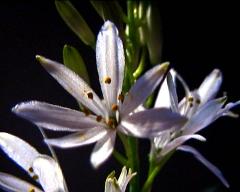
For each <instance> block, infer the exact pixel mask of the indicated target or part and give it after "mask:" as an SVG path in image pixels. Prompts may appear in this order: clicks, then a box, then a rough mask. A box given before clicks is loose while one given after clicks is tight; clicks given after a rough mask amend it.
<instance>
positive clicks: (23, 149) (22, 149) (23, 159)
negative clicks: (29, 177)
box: [0, 132, 39, 174]
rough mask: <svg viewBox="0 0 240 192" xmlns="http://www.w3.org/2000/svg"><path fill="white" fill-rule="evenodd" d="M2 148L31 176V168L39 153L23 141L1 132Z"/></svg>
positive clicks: (0, 144) (0, 142)
mask: <svg viewBox="0 0 240 192" xmlns="http://www.w3.org/2000/svg"><path fill="white" fill-rule="evenodd" d="M0 148H1V149H2V150H3V151H4V152H5V153H6V154H7V155H8V156H9V157H10V158H11V159H12V160H14V161H15V162H16V163H17V164H18V165H20V166H21V167H22V168H23V169H24V170H25V171H27V172H28V173H29V174H30V172H29V168H31V167H32V163H33V161H34V159H36V157H37V156H39V153H38V152H37V150H36V149H34V148H33V147H32V146H31V145H29V144H28V143H27V142H25V141H23V140H22V139H20V138H18V137H16V136H14V135H11V134H8V133H4V132H0Z"/></svg>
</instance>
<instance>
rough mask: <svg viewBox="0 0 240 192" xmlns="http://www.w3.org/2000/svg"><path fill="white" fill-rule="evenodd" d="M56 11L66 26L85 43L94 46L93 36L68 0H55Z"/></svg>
mask: <svg viewBox="0 0 240 192" xmlns="http://www.w3.org/2000/svg"><path fill="white" fill-rule="evenodd" d="M55 5H56V8H57V10H58V13H59V14H60V15H61V17H62V19H63V20H64V21H65V23H66V24H67V25H68V27H69V28H70V29H71V30H72V31H73V32H74V33H75V34H76V35H77V36H78V37H79V38H80V39H81V40H82V41H83V42H84V43H85V44H87V45H89V46H91V47H92V48H94V47H95V36H94V34H93V32H92V31H91V29H90V28H89V26H88V24H87V23H86V21H85V20H84V19H83V17H82V16H81V15H80V13H79V12H78V11H77V10H76V9H75V7H74V6H73V5H72V4H71V2H70V1H68V0H55Z"/></svg>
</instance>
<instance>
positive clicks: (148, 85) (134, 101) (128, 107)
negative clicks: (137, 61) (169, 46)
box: [120, 63, 169, 118]
mask: <svg viewBox="0 0 240 192" xmlns="http://www.w3.org/2000/svg"><path fill="white" fill-rule="evenodd" d="M168 66H169V63H163V64H161V65H157V66H155V67H153V68H152V69H150V70H149V71H147V72H146V73H145V74H144V75H143V76H141V77H140V79H138V80H137V81H136V83H135V84H134V85H133V87H132V88H131V89H130V90H129V92H128V94H127V95H126V97H125V100H124V102H123V105H122V108H121V111H120V113H121V117H122V118H124V116H127V115H128V114H129V113H130V112H132V111H133V110H134V109H136V108H137V107H138V106H139V105H140V104H142V103H143V102H144V101H145V100H146V98H147V97H148V96H149V95H150V94H151V93H152V92H153V91H154V90H155V88H156V87H157V86H158V84H159V83H160V82H161V80H162V78H163V77H164V74H165V72H166V71H167V69H168Z"/></svg>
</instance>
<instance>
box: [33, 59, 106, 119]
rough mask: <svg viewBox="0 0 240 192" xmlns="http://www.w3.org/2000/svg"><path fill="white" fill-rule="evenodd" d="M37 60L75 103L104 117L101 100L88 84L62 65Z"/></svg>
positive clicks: (48, 60) (46, 60) (104, 112)
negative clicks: (77, 102)
mask: <svg viewBox="0 0 240 192" xmlns="http://www.w3.org/2000/svg"><path fill="white" fill-rule="evenodd" d="M36 58H37V60H38V61H39V62H40V63H41V64H42V66H43V67H44V68H45V69H46V70H47V71H48V73H50V74H51V75H52V77H54V78H55V79H56V80H57V81H58V83H59V84H60V85H62V87H63V88H64V89H65V90H67V91H68V92H69V93H70V94H71V95H72V96H73V97H74V98H75V99H76V100H77V101H79V102H80V103H82V104H83V105H85V106H86V107H87V108H89V109H90V110H91V111H93V112H94V113H95V114H97V115H102V116H106V111H105V109H104V106H103V104H102V103H101V100H100V99H99V97H98V96H97V95H96V93H95V92H94V91H93V90H92V89H91V88H90V87H89V86H88V84H87V83H86V82H85V81H84V80H83V79H82V78H81V77H79V76H78V75H77V74H76V73H74V72H73V71H71V70H70V69H68V68H67V67H65V66H64V65H62V64H60V63H57V62H55V61H52V60H50V59H47V58H44V57H42V56H39V55H37V56H36Z"/></svg>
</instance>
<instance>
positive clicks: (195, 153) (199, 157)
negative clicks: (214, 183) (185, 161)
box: [178, 145, 229, 188]
mask: <svg viewBox="0 0 240 192" xmlns="http://www.w3.org/2000/svg"><path fill="white" fill-rule="evenodd" d="M178 149H179V150H181V151H184V152H188V153H191V154H192V155H193V156H194V157H195V158H196V159H197V160H198V161H200V162H201V163H202V164H203V165H205V166H206V167H207V168H208V169H209V170H210V171H211V172H212V173H213V174H214V175H215V176H217V178H218V179H220V181H221V182H222V183H223V184H224V185H225V186H226V187H227V188H229V184H228V182H227V180H226V179H225V178H224V176H223V174H222V172H221V171H220V170H219V169H218V168H217V167H216V166H215V165H213V164H212V163H210V162H209V161H208V160H207V159H206V158H205V157H203V156H202V155H201V154H200V153H199V152H198V151H197V150H196V149H194V148H193V147H190V146H187V145H182V146H180V147H179V148H178Z"/></svg>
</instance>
